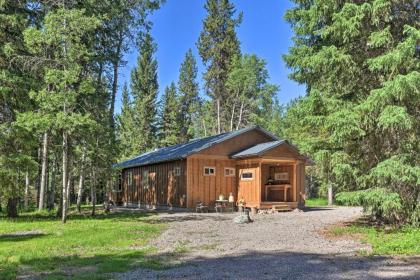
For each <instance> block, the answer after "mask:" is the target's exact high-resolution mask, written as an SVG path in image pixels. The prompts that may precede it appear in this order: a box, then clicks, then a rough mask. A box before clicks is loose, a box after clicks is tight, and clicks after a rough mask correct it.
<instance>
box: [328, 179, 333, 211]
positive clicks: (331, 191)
mask: <svg viewBox="0 0 420 280" xmlns="http://www.w3.org/2000/svg"><path fill="white" fill-rule="evenodd" d="M332 205H333V188H332V185H331V182H328V206H332Z"/></svg>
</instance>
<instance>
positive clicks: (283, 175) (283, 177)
mask: <svg viewBox="0 0 420 280" xmlns="http://www.w3.org/2000/svg"><path fill="white" fill-rule="evenodd" d="M274 179H275V180H276V181H289V173H287V172H280V173H275V174H274Z"/></svg>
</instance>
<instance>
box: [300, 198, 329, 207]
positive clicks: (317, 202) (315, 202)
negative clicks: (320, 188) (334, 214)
mask: <svg viewBox="0 0 420 280" xmlns="http://www.w3.org/2000/svg"><path fill="white" fill-rule="evenodd" d="M327 205H328V199H326V198H310V199H307V200H305V206H308V207H316V206H327Z"/></svg>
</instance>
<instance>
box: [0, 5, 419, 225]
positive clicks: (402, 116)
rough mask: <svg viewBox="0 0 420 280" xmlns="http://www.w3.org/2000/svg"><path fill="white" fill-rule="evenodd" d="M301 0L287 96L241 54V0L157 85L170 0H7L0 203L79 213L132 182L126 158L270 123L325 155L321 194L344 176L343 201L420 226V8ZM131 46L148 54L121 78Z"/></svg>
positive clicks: (1, 49)
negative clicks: (160, 32) (159, 18)
mask: <svg viewBox="0 0 420 280" xmlns="http://www.w3.org/2000/svg"><path fill="white" fill-rule="evenodd" d="M293 2H294V4H295V6H294V8H292V9H290V10H288V11H287V13H286V15H285V20H286V21H288V22H289V23H290V25H291V27H292V29H293V32H294V37H293V46H292V47H291V48H290V49H289V52H288V53H287V54H286V55H284V56H283V58H279V59H283V60H284V61H285V62H286V64H287V66H288V67H289V68H290V69H291V71H292V73H291V75H290V79H292V80H294V81H296V82H298V83H300V84H303V85H305V86H306V94H305V95H304V96H301V97H299V98H297V99H295V100H292V101H291V102H290V103H289V104H280V102H279V100H278V97H277V96H278V93H279V92H280V86H281V85H275V84H271V83H270V82H269V74H268V71H267V67H266V61H265V60H264V59H263V58H261V57H259V56H258V54H252V53H244V52H243V51H242V50H241V42H240V39H239V37H238V35H237V28H238V26H240V24H241V22H242V19H243V17H246V15H244V14H242V13H241V12H240V11H237V10H236V8H235V6H234V4H233V3H232V1H229V0H207V1H206V3H205V6H204V9H205V11H206V16H205V18H204V20H203V22H202V26H201V33H200V35H199V37H198V38H197V40H196V44H195V45H192V46H191V49H190V50H189V51H187V52H186V53H185V58H184V61H183V62H182V64H181V65H179V69H174V70H173V71H176V72H177V73H179V75H178V80H176V81H173V82H172V83H170V84H168V85H159V84H158V76H157V75H158V71H157V69H158V66H159V61H157V59H156V50H157V48H159V46H158V45H157V44H156V42H155V40H154V38H153V36H152V32H151V30H152V29H153V22H152V21H151V20H150V15H151V14H152V13H153V12H154V11H156V10H158V9H159V8H160V7H161V6H162V5H165V1H159V0H115V1H111V0H105V1H104V0H84V1H82V0H40V1H28V0H16V1H8V0H6V1H0V42H1V45H0V71H1V72H0V208H4V209H3V210H4V211H6V213H7V216H8V217H17V216H18V215H19V212H21V211H26V210H29V209H32V208H33V207H36V209H38V210H39V211H46V210H45V209H48V210H50V211H55V213H56V214H57V216H58V217H61V220H62V222H63V223H65V222H66V219H67V216H68V209H69V207H70V205H76V207H77V209H79V211H80V208H81V205H82V204H85V203H87V202H88V203H90V204H92V206H93V207H92V215H95V205H96V204H97V203H102V202H105V203H106V202H107V201H106V200H107V198H106V193H107V192H108V191H109V190H111V189H112V188H114V187H115V185H116V184H118V178H117V177H116V176H115V175H114V174H116V173H115V172H114V170H113V168H112V165H113V164H114V163H115V162H118V161H120V160H123V159H128V158H130V157H133V156H136V155H138V154H141V153H143V152H146V151H149V150H152V149H155V148H159V147H164V146H170V145H173V144H177V143H183V142H186V141H189V140H191V139H193V138H198V137H204V136H210V135H214V134H218V133H222V132H226V131H231V130H236V129H239V128H243V127H246V126H248V125H250V124H257V125H259V126H261V127H263V128H265V129H267V130H269V131H271V132H273V133H274V134H275V135H277V136H279V137H280V138H285V139H289V140H290V141H291V142H292V143H293V144H295V145H296V146H297V147H298V148H299V149H300V151H302V152H303V153H305V154H307V155H308V156H309V157H311V158H312V159H313V160H314V162H315V163H316V164H315V165H314V166H312V167H309V169H310V170H309V175H310V184H311V186H313V185H316V186H317V188H316V194H315V195H321V196H322V195H325V192H326V189H327V188H328V187H332V188H333V189H334V192H335V193H336V200H337V202H339V203H342V204H347V205H363V206H364V207H365V208H366V210H367V211H370V212H371V214H372V215H373V216H375V217H376V218H379V219H382V220H384V221H387V222H393V223H410V224H413V225H419V223H420V187H419V186H420V164H419V163H420V157H419V156H418V155H419V154H420V137H419V135H420V90H419V89H420V73H419V70H420V60H419V56H420V49H419V46H418V43H419V41H420V31H419V21H418V18H419V9H418V4H417V3H416V1H413V0H401V1H394V0H368V1H350V0H346V1H341V0H340V1H339V0H318V1H307V0H294V1H293ZM280 19H281V15H279V20H280ZM132 48H135V49H136V50H137V52H138V60H137V62H136V66H135V67H134V69H133V70H132V71H131V76H130V82H129V83H124V84H122V82H121V78H120V70H121V68H122V67H124V66H125V65H126V63H127V61H126V60H125V57H126V55H127V53H128V52H129V50H130V49H132ZM194 48H196V49H197V50H198V53H199V57H195V56H194V54H193V51H192V49H194ZM198 59H201V61H202V63H203V64H204V66H205V72H204V73H202V74H203V84H204V88H200V86H199V85H200V81H199V80H198V77H199V75H198V67H197V60H198ZM271 74H272V75H275V73H271ZM159 88H164V94H163V95H162V96H160V95H159V94H158V92H159ZM120 89H121V93H122V94H121V95H122V106H121V112H120V113H116V111H117V110H116V108H115V106H116V98H117V96H118V92H119V90H120ZM34 201H36V203H35V205H32V204H33V202H34Z"/></svg>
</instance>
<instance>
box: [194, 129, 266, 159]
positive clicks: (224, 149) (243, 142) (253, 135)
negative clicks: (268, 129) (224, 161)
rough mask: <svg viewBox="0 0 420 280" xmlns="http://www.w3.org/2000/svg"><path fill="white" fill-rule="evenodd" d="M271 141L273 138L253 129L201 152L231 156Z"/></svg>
mask: <svg viewBox="0 0 420 280" xmlns="http://www.w3.org/2000/svg"><path fill="white" fill-rule="evenodd" d="M269 141H273V138H271V137H270V136H268V135H266V134H264V133H262V132H260V131H258V130H251V131H248V132H245V133H243V134H241V135H238V136H235V137H233V138H231V139H229V140H226V141H224V142H223V143H219V144H215V145H213V146H211V147H209V148H207V149H205V150H202V151H200V154H205V155H219V156H229V155H231V154H233V153H236V152H239V151H242V150H244V149H247V148H249V147H251V146H253V145H256V144H259V143H264V142H269Z"/></svg>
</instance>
